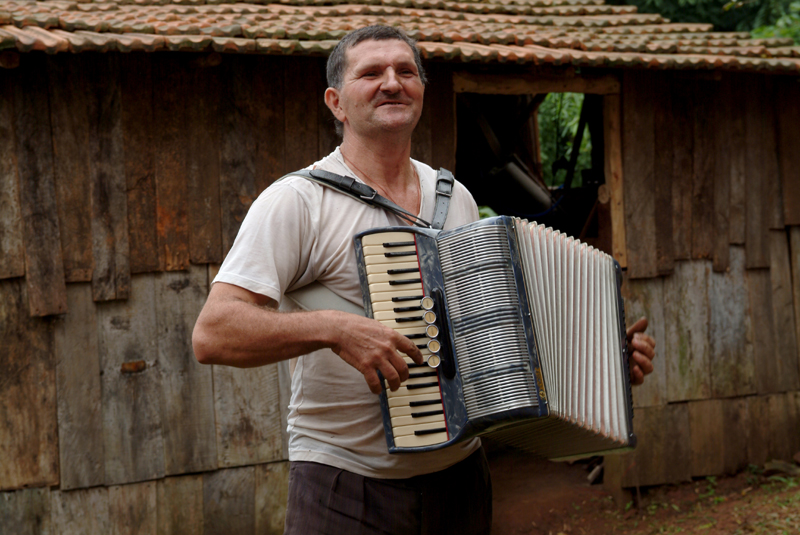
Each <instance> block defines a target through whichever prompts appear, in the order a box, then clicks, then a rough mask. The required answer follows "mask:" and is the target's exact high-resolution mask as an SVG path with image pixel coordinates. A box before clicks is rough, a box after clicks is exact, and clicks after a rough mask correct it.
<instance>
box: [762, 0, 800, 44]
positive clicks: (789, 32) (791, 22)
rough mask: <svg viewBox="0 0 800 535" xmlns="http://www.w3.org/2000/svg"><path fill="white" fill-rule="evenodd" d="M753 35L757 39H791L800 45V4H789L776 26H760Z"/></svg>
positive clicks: (777, 20) (776, 21)
mask: <svg viewBox="0 0 800 535" xmlns="http://www.w3.org/2000/svg"><path fill="white" fill-rule="evenodd" d="M751 35H752V36H753V37H756V38H769V37H790V38H792V39H794V43H795V44H796V45H800V2H792V3H791V4H789V5H788V7H787V9H786V11H784V12H782V13H781V15H780V16H779V17H778V18H777V19H776V20H775V23H774V24H765V25H763V26H758V27H757V28H755V29H754V30H753V31H752V32H751Z"/></svg>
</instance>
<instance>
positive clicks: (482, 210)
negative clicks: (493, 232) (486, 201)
mask: <svg viewBox="0 0 800 535" xmlns="http://www.w3.org/2000/svg"><path fill="white" fill-rule="evenodd" d="M478 215H479V216H480V218H481V219H486V218H487V217H495V216H497V212H495V211H494V210H492V208H491V207H489V206H478Z"/></svg>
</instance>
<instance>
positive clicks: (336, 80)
mask: <svg viewBox="0 0 800 535" xmlns="http://www.w3.org/2000/svg"><path fill="white" fill-rule="evenodd" d="M392 39H397V40H398V41H403V42H404V43H405V44H407V45H408V46H409V47H410V48H411V51H412V52H413V53H414V63H416V64H417V71H418V72H419V78H420V80H421V81H422V85H425V84H426V83H427V82H428V79H427V78H426V77H425V69H423V68H422V57H421V56H420V53H419V49H418V48H417V42H416V41H415V40H414V39H412V38H410V37H409V36H408V35H406V33H405V32H404V31H403V30H401V29H399V28H393V27H391V26H381V25H378V24H374V25H372V26H365V27H364V28H359V29H357V30H353V31H352V32H350V33H348V34H347V35H345V36H344V37H342V39H341V41H339V42H338V43H337V44H336V47H335V48H334V49H333V52H331V55H330V56H328V64H327V67H326V74H327V77H328V87H333V88H334V89H341V88H342V83H344V73H345V71H346V70H347V51H348V50H350V49H351V48H353V47H354V46H356V45H357V44H359V43H361V42H363V41H370V40H372V41H388V40H392ZM334 121H335V122H336V133H337V134H339V135H340V136H341V135H342V131H343V125H342V123H341V121H339V120H338V119H334Z"/></svg>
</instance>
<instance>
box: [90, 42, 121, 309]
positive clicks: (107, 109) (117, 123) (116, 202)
mask: <svg viewBox="0 0 800 535" xmlns="http://www.w3.org/2000/svg"><path fill="white" fill-rule="evenodd" d="M90 72H91V76H90V84H89V85H90V87H91V88H92V93H91V97H90V98H89V122H90V126H91V132H90V136H89V158H90V166H89V174H90V180H91V190H92V244H93V247H92V254H93V256H94V273H93V275H92V292H93V295H94V300H95V301H109V300H112V299H127V298H128V295H129V293H130V286H131V282H130V277H131V273H130V266H129V264H128V257H129V244H128V199H127V191H126V180H125V159H124V158H125V154H124V150H125V149H124V145H123V142H124V139H123V134H122V114H121V93H120V91H121V86H120V77H119V59H118V56H116V55H113V54H99V55H97V56H96V57H95V58H94V60H93V62H92V65H91V71H90Z"/></svg>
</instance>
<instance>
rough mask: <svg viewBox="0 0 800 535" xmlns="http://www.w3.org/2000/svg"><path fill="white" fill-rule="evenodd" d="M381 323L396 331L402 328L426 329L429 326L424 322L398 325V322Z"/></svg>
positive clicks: (387, 321) (384, 321)
mask: <svg viewBox="0 0 800 535" xmlns="http://www.w3.org/2000/svg"><path fill="white" fill-rule="evenodd" d="M379 321H380V322H381V323H383V324H384V325H386V326H387V327H389V328H391V329H395V330H397V329H398V328H402V327H425V326H427V323H425V322H424V321H422V320H419V321H409V322H403V321H401V322H400V323H397V321H395V320H382V321H381V320H379Z"/></svg>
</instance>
